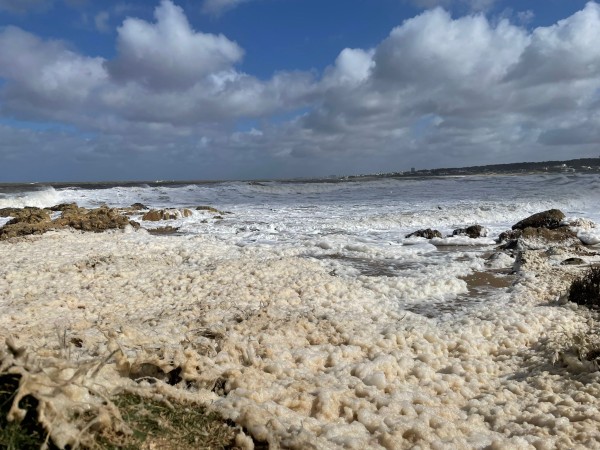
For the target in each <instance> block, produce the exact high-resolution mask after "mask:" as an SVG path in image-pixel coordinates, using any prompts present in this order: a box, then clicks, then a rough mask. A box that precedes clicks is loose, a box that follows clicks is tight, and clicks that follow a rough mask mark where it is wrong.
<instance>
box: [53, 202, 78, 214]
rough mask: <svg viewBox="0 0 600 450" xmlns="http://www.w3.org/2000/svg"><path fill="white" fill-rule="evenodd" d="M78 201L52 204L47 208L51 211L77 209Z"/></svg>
mask: <svg viewBox="0 0 600 450" xmlns="http://www.w3.org/2000/svg"><path fill="white" fill-rule="evenodd" d="M77 208H78V206H77V203H60V204H59V205H54V206H51V207H50V208H46V209H48V210H50V211H55V212H56V211H66V210H67V209H77Z"/></svg>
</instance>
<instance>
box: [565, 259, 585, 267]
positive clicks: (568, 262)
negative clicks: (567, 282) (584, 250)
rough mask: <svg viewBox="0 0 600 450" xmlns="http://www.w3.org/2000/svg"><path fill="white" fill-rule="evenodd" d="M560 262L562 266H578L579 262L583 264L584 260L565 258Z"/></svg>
mask: <svg viewBox="0 0 600 450" xmlns="http://www.w3.org/2000/svg"><path fill="white" fill-rule="evenodd" d="M560 264H561V265H562V266H578V265H580V264H585V261H584V260H583V259H581V258H567V259H565V260H564V261H563V262H561V263H560Z"/></svg>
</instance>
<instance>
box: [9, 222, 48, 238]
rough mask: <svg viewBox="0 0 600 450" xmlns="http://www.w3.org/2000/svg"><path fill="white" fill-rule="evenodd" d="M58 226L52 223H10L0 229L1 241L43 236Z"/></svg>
mask: <svg viewBox="0 0 600 450" xmlns="http://www.w3.org/2000/svg"><path fill="white" fill-rule="evenodd" d="M55 228H56V226H55V225H54V224H53V223H52V222H51V221H50V220H48V221H46V222H37V223H27V222H16V223H8V224H6V225H4V226H3V227H2V228H0V241H1V240H4V239H10V238H14V237H19V236H29V235H31V234H43V233H45V232H46V231H49V230H52V229H55Z"/></svg>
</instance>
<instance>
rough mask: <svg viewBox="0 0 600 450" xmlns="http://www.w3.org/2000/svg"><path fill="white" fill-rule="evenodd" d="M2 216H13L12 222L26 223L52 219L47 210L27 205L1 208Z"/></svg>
mask: <svg viewBox="0 0 600 450" xmlns="http://www.w3.org/2000/svg"><path fill="white" fill-rule="evenodd" d="M0 217H13V219H12V220H11V222H12V223H16V222H20V221H22V222H25V223H38V222H43V221H44V220H50V215H49V214H48V212H47V211H44V210H43V209H41V208H36V207H33V206H26V207H25V208H2V209H0ZM11 222H9V223H11Z"/></svg>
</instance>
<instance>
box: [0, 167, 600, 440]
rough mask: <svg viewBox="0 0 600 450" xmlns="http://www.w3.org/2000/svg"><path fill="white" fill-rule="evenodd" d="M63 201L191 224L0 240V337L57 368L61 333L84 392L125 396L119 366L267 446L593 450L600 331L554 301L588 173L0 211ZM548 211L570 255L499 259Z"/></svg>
mask: <svg viewBox="0 0 600 450" xmlns="http://www.w3.org/2000/svg"><path fill="white" fill-rule="evenodd" d="M71 202H76V203H77V204H78V205H79V206H82V207H86V208H96V207H99V206H101V205H108V206H110V207H119V208H125V207H128V206H130V205H132V204H134V203H142V204H144V205H145V206H146V207H147V209H163V208H175V209H179V210H182V209H184V208H187V209H189V210H190V211H191V215H189V216H186V217H184V215H181V217H180V218H178V219H174V220H164V221H159V222H151V221H146V220H143V211H142V212H137V213H134V214H133V215H132V216H131V219H132V220H135V221H137V222H139V223H140V225H141V229H140V230H138V231H134V230H133V229H129V230H125V232H122V231H115V232H107V233H98V234H96V233H80V232H72V231H66V230H63V231H59V232H52V233H47V234H46V235H44V236H42V237H34V238H33V239H17V240H14V241H11V242H9V241H2V242H0V248H1V249H2V251H1V252H0V312H2V314H0V338H2V337H7V336H8V334H12V335H14V336H18V338H19V342H20V343H21V344H22V345H24V346H26V347H28V348H32V349H34V350H35V352H37V353H36V354H38V355H42V356H43V355H46V356H47V355H51V356H52V357H53V358H54V357H55V355H56V354H61V355H62V354H63V353H65V351H66V350H65V347H66V344H65V345H63V346H62V347H61V346H60V345H59V344H60V342H57V341H56V335H57V330H59V329H61V330H64V332H63V334H62V335H64V336H67V334H68V336H69V337H70V338H72V341H73V342H78V343H81V345H80V346H78V347H73V348H70V347H69V348H68V353H67V356H65V358H67V360H68V361H71V362H69V364H73V363H72V361H88V360H89V358H92V359H91V360H92V361H95V360H94V359H93V358H100V359H99V360H101V361H103V362H102V373H101V376H100V377H99V378H94V380H93V385H94V389H96V386H97V385H100V384H101V383H103V385H104V386H105V387H108V388H111V389H113V388H115V387H119V386H129V384H131V383H134V381H132V380H130V379H129V378H128V377H123V376H122V373H121V372H119V371H118V370H116V368H115V367H116V363H114V362H113V361H112V360H110V358H111V357H112V356H111V355H116V354H117V353H118V352H121V353H118V354H119V355H122V357H126V358H128V361H129V363H130V364H131V367H134V366H135V364H138V365H140V364H142V365H148V364H153V365H157V366H159V367H160V368H161V370H164V371H165V372H167V371H171V370H174V368H181V369H182V370H183V372H182V373H184V375H185V377H186V382H185V383H180V384H181V385H178V386H174V387H172V389H173V391H172V392H171V395H175V394H177V395H185V396H187V397H186V398H188V399H189V400H191V401H196V402H200V403H207V404H210V405H211V407H212V408H214V409H215V410H217V411H218V412H219V413H220V414H221V415H223V416H224V417H226V418H228V419H231V420H233V421H234V422H235V423H236V424H238V425H240V426H241V427H243V428H244V430H246V432H247V434H249V435H252V437H253V438H255V439H257V440H258V441H262V442H269V443H270V444H271V446H272V447H273V448H278V446H281V447H283V448H299V449H300V448H327V449H329V448H331V449H342V448H356V449H359V448H360V449H362V448H374V449H383V448H385V449H403V448H440V449H442V448H519V449H520V448H531V449H533V448H536V449H546V448H548V449H550V448H598V445H599V444H598V443H599V442H600V432H599V431H598V430H599V429H600V428H599V427H598V424H599V423H600V404H599V402H598V398H600V372H598V371H597V365H596V366H594V364H593V362H590V361H587V360H584V361H582V359H581V355H582V354H585V352H587V351H588V350H589V348H592V349H596V347H593V346H594V345H596V344H595V343H594V342H592V341H591V340H590V339H591V338H592V337H594V336H597V334H594V333H591V332H590V330H592V328H593V326H594V325H593V323H594V322H593V321H592V320H591V319H590V316H589V311H587V310H586V309H585V308H582V307H578V306H577V305H573V304H568V302H566V301H565V299H564V295H563V294H564V290H565V286H567V281H568V280H569V279H572V278H573V277H575V276H577V274H579V273H581V271H583V270H584V269H585V266H587V265H589V264H597V263H598V262H599V261H600V258H599V256H598V248H599V247H600V246H599V244H600V175H599V174H579V173H554V174H519V175H490V176H464V177H423V178H402V177H398V178H393V177H386V178H378V177H372V178H368V177H361V178H355V179H323V180H274V181H225V182H168V181H155V182H146V183H141V182H126V183H118V182H117V183H62V184H52V183H50V184H19V185H17V184H2V185H0V208H6V207H24V206H37V207H49V206H53V205H56V204H60V203H71ZM207 206H210V207H211V208H214V211H211V210H209V209H208V208H206V207H207ZM199 207H200V208H199ZM552 208H556V209H560V210H561V211H563V213H564V214H565V216H566V218H565V222H566V223H568V224H569V225H570V226H571V228H572V229H573V230H574V231H576V232H577V235H578V236H579V238H580V239H581V241H582V242H583V243H585V244H588V246H587V247H585V248H583V247H581V246H577V247H568V248H567V247H565V246H563V247H561V244H560V243H552V242H550V243H548V242H546V243H542V244H541V245H540V246H539V247H535V245H534V248H530V250H528V251H527V252H528V253H527V254H526V258H521V257H520V256H519V254H518V251H511V250H506V251H500V250H499V249H498V248H497V246H498V243H497V240H498V237H499V235H500V233H502V232H503V231H506V230H508V229H510V228H511V226H512V225H514V224H515V223H516V222H518V221H520V220H522V219H524V218H526V217H528V216H530V215H532V214H534V213H538V212H541V211H545V210H548V209H552ZM56 214H59V213H56ZM8 220H10V218H9V217H6V218H0V226H1V225H3V224H4V223H6V222H7V221H8ZM474 224H478V225H481V226H482V227H483V228H484V229H485V233H484V235H482V236H481V237H478V238H470V237H467V236H462V235H453V234H454V233H453V232H454V230H456V229H458V228H465V227H467V226H470V225H474ZM167 226H168V227H171V228H170V231H171V232H169V233H164V232H163V233H157V232H156V229H157V228H164V227H167ZM424 228H432V229H436V230H438V231H439V232H440V234H441V237H437V238H434V239H430V240H427V239H425V238H421V237H407V236H408V235H409V234H410V233H412V232H414V231H416V230H419V229H424ZM534 244H535V243H534ZM517 250H518V249H517ZM573 257H577V258H579V259H577V260H576V265H575V266H572V265H563V262H564V261H565V260H568V259H571V260H573V259H574V258H573ZM577 261H579V262H577ZM577 264H578V265H577ZM569 277H570V278H569ZM590 327H592V328H590ZM590 336H591V337H590ZM65 339H66V338H65ZM73 339H74V340H73ZM575 344H577V345H579V347H577V345H575ZM574 345H575V346H574ZM598 345H600V343H599V344H598ZM586 346H587V347H586ZM590 346H591V347H590ZM582 348H583V349H584V350H585V351H583V350H582ZM586 348H587V349H588V350H586ZM582 351H583V353H582ZM60 352H63V353H60ZM115 352H117V353H115ZM107 355H108V356H107ZM115 358H116V356H115ZM584 359H585V358H584ZM109 360H110V361H109ZM48 361H49V362H48ZM48 361H46V364H50V363H52V364H55V365H58V366H57V367H60V364H61V363H60V361H59V360H57V359H51V360H48ZM57 361H58V362H57ZM107 361H109V363H107ZM129 363H128V364H129ZM69 367H70V366H69ZM69 370H71V369H69ZM47 373H51V371H47ZM52 373H53V372H52ZM65 373H66V372H65ZM77 373H79V372H77ZM69 374H70V375H68V377H71V376H72V372H69ZM65 377H67V375H65ZM68 377H67V378H68ZM94 377H95V375H94ZM67 378H65V379H67ZM134 378H135V377H134ZM135 382H140V383H142V382H143V381H139V380H137V381H135ZM128 383H129V384H128ZM217 385H222V386H225V387H224V388H223V392H220V391H219V392H217V390H215V386H217ZM108 388H107V389H108ZM69 395H70V394H69ZM67 397H68V395H66V394H65V395H64V396H63V397H60V398H61V399H66V398H67ZM93 397H94V396H89V395H88V396H87V397H86V398H92V399H93ZM56 398H58V397H56V396H53V397H52V398H51V399H50V398H49V400H48V401H49V402H50V401H57V400H56ZM61 401H62V400H61ZM72 401H73V402H78V401H80V400H79V397H77V398H74V399H72ZM90 401H91V400H90ZM101 407H102V406H98V408H101ZM62 410H67V408H66V407H63V406H61V407H54V408H53V409H52V411H62ZM57 420H58V419H57ZM63 428H64V427H63ZM57 429H58V427H57ZM61 429H62V428H61ZM64 429H65V430H66V428H64ZM65 436H66V437H65V439H67V438H68V439H70V438H71V437H69V436H71V435H70V434H68V433H66V434H65ZM64 442H70V441H67V440H65V441H64ZM248 448H251V446H250V447H248Z"/></svg>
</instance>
